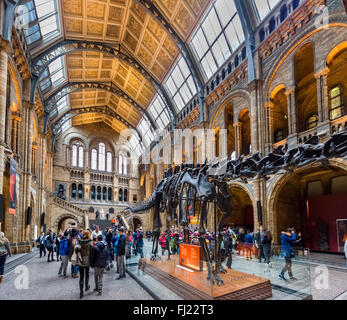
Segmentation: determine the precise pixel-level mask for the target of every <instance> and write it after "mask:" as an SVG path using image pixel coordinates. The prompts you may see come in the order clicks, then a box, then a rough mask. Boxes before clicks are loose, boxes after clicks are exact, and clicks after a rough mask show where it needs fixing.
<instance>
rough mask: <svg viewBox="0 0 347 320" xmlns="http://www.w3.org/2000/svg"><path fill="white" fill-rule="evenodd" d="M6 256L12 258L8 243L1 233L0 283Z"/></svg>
mask: <svg viewBox="0 0 347 320" xmlns="http://www.w3.org/2000/svg"><path fill="white" fill-rule="evenodd" d="M7 256H10V257H11V256H12V253H11V248H10V242H9V241H8V239H7V238H6V237H5V234H4V233H3V232H0V283H1V282H2V278H3V276H4V273H5V263H6V259H7Z"/></svg>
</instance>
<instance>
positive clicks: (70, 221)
mask: <svg viewBox="0 0 347 320" xmlns="http://www.w3.org/2000/svg"><path fill="white" fill-rule="evenodd" d="M68 228H74V229H77V228H78V221H77V220H76V219H74V218H72V217H63V218H61V219H60V220H59V222H58V231H60V230H61V231H64V230H66V229H68Z"/></svg>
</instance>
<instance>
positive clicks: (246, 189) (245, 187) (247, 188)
mask: <svg viewBox="0 0 347 320" xmlns="http://www.w3.org/2000/svg"><path fill="white" fill-rule="evenodd" d="M228 187H229V191H230V192H231V195H232V201H233V189H239V190H241V192H243V193H245V195H246V196H247V198H248V199H249V200H250V203H251V205H252V209H253V223H254V228H256V227H257V226H258V221H257V220H256V219H254V217H255V214H254V213H255V212H257V211H256V210H257V201H256V199H255V194H254V190H253V187H252V185H250V184H244V183H241V182H237V181H233V182H231V183H228ZM234 197H235V198H234V199H238V200H240V198H239V195H237V194H236V192H235V191H234ZM231 218H232V216H231Z"/></svg>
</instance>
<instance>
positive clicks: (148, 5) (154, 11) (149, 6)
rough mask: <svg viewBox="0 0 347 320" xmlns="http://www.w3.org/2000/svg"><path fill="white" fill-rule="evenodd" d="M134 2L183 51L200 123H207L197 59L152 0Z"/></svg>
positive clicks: (202, 85) (202, 86) (203, 92)
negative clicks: (193, 83) (192, 81)
mask: <svg viewBox="0 0 347 320" xmlns="http://www.w3.org/2000/svg"><path fill="white" fill-rule="evenodd" d="M134 1H135V2H138V3H139V4H141V5H142V6H143V7H144V8H145V9H146V11H147V12H149V14H151V16H153V18H154V19H155V20H156V21H157V22H158V23H159V25H161V26H162V27H163V29H164V30H165V31H166V33H167V34H169V36H170V37H171V38H172V39H173V40H174V42H175V43H176V45H177V47H178V49H179V50H180V51H181V54H182V56H183V57H184V59H185V61H186V63H187V65H188V67H189V69H190V71H191V73H192V76H193V79H194V82H195V86H196V88H197V91H198V100H199V105H200V122H205V121H207V120H208V119H207V118H206V116H207V114H205V90H204V84H203V79H202V77H201V74H200V72H199V70H198V68H197V65H196V64H195V63H194V61H195V59H194V57H193V55H192V54H191V52H190V50H189V48H188V46H187V45H186V43H185V42H184V41H183V39H182V38H181V37H180V36H179V34H178V33H177V32H176V30H175V29H174V28H173V27H172V26H171V24H170V23H169V21H168V20H167V19H166V18H165V16H164V15H163V14H162V13H161V11H160V10H159V9H158V8H157V7H156V5H155V4H154V3H153V2H152V1H151V0H134Z"/></svg>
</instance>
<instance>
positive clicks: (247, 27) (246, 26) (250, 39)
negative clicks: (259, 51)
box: [234, 0, 256, 83]
mask: <svg viewBox="0 0 347 320" xmlns="http://www.w3.org/2000/svg"><path fill="white" fill-rule="evenodd" d="M234 2H235V7H236V10H237V13H238V14H239V16H240V20H241V25H242V29H243V33H244V35H245V41H246V51H247V59H248V82H249V83H251V82H252V81H254V80H255V78H256V76H255V67H254V59H253V51H254V49H255V36H254V31H253V27H252V23H251V18H250V16H249V14H248V11H247V8H246V3H245V1H244V0H234Z"/></svg>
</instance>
